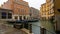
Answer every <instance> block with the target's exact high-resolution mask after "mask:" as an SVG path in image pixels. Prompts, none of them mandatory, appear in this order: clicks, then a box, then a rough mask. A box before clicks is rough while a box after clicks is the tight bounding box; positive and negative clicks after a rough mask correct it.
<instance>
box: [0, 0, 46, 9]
mask: <svg viewBox="0 0 60 34" xmlns="http://www.w3.org/2000/svg"><path fill="white" fill-rule="evenodd" d="M6 1H8V0H0V6H1V4H3V3H4V2H6ZM24 1H26V2H28V3H29V6H30V7H34V8H36V9H39V10H40V7H41V4H43V3H45V2H46V0H24Z"/></svg>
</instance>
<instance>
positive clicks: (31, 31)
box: [30, 24, 32, 33]
mask: <svg viewBox="0 0 60 34" xmlns="http://www.w3.org/2000/svg"><path fill="white" fill-rule="evenodd" d="M30 33H32V24H30Z"/></svg>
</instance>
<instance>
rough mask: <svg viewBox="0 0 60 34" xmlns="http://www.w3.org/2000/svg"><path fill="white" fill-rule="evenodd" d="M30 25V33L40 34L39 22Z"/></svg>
mask: <svg viewBox="0 0 60 34" xmlns="http://www.w3.org/2000/svg"><path fill="white" fill-rule="evenodd" d="M31 24H32V32H33V33H34V34H40V21H39V22H35V23H33V22H32V23H31Z"/></svg>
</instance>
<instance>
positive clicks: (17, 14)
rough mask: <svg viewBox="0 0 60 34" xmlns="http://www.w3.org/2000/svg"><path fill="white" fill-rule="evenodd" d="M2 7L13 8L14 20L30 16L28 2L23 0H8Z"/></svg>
mask: <svg viewBox="0 0 60 34" xmlns="http://www.w3.org/2000/svg"><path fill="white" fill-rule="evenodd" d="M2 8H5V9H11V10H12V11H13V16H12V18H13V19H14V20H15V19H17V20H23V19H28V18H29V5H28V2H25V1H23V0H8V1H7V2H5V3H4V4H3V5H2Z"/></svg>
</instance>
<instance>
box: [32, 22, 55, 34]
mask: <svg viewBox="0 0 60 34" xmlns="http://www.w3.org/2000/svg"><path fill="white" fill-rule="evenodd" d="M31 24H32V32H33V33H34V34H41V24H42V26H44V28H45V29H46V32H45V34H55V32H54V27H53V24H52V23H51V22H50V21H39V22H35V23H34V22H32V23H31ZM43 24H44V25H43Z"/></svg>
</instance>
